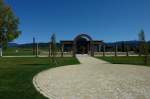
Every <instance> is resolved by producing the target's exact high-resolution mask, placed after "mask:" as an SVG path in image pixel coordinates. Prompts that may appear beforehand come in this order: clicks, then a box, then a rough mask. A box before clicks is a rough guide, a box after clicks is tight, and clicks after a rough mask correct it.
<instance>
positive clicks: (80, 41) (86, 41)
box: [74, 34, 93, 55]
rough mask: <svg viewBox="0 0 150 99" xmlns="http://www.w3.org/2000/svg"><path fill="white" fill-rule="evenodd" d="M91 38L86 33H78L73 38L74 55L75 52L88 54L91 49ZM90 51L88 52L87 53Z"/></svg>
mask: <svg viewBox="0 0 150 99" xmlns="http://www.w3.org/2000/svg"><path fill="white" fill-rule="evenodd" d="M91 42H92V38H91V37H90V36H88V35H86V34H81V35H78V36H77V37H76V38H75V39H74V55H75V54H90V53H92V52H93V51H92V50H91V49H92V45H91ZM89 52H90V53H89Z"/></svg>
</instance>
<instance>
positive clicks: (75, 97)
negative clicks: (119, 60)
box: [33, 55, 150, 99]
mask: <svg viewBox="0 0 150 99" xmlns="http://www.w3.org/2000/svg"><path fill="white" fill-rule="evenodd" d="M77 58H78V60H79V61H80V62H81V64H79V65H70V66H63V67H57V68H54V69H49V70H46V71H43V72H41V73H39V74H37V75H36V76H35V77H34V79H33V83H34V85H35V87H36V89H37V90H38V91H40V93H42V94H43V95H44V96H46V97H48V98H50V99H150V68H149V67H145V66H135V65H120V64H110V63H108V62H105V61H102V60H99V59H96V58H93V57H90V56H87V55H77Z"/></svg>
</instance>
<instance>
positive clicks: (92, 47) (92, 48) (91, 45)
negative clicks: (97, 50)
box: [90, 41, 94, 56]
mask: <svg viewBox="0 0 150 99" xmlns="http://www.w3.org/2000/svg"><path fill="white" fill-rule="evenodd" d="M90 50H91V56H94V44H93V41H90Z"/></svg>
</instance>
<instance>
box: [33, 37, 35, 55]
mask: <svg viewBox="0 0 150 99" xmlns="http://www.w3.org/2000/svg"><path fill="white" fill-rule="evenodd" d="M32 47H33V55H35V54H36V53H35V50H36V49H35V38H34V37H33V46H32Z"/></svg>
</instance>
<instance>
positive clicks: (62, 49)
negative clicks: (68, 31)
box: [61, 44, 64, 57]
mask: <svg viewBox="0 0 150 99" xmlns="http://www.w3.org/2000/svg"><path fill="white" fill-rule="evenodd" d="M63 56H64V44H62V46H61V57H63Z"/></svg>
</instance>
